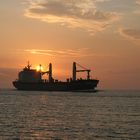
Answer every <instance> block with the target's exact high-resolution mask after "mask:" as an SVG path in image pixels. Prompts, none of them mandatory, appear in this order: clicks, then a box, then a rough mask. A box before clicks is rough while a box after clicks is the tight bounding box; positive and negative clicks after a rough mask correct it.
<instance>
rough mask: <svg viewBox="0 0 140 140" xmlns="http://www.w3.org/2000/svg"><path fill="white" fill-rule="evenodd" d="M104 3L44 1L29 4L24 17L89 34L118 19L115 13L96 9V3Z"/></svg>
mask: <svg viewBox="0 0 140 140" xmlns="http://www.w3.org/2000/svg"><path fill="white" fill-rule="evenodd" d="M104 1H108V0H79V1H74V0H70V1H66V0H44V1H42V2H41V1H40V2H35V3H31V4H30V7H29V8H28V9H27V10H26V13H25V15H26V16H27V17H30V18H36V19H39V20H42V21H45V22H49V23H61V24H62V25H67V26H69V27H74V28H76V27H79V28H83V29H86V30H88V31H91V32H96V31H102V30H104V29H105V28H106V27H107V26H108V25H109V24H110V23H112V22H114V21H115V20H116V19H118V17H119V16H118V14H117V13H114V12H105V11H99V10H97V9H96V3H97V2H104Z"/></svg>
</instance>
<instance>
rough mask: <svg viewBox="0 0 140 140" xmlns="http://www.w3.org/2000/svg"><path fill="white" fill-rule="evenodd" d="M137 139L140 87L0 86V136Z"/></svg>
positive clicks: (1, 139)
mask: <svg viewBox="0 0 140 140" xmlns="http://www.w3.org/2000/svg"><path fill="white" fill-rule="evenodd" d="M112 139H113V140H131V139H132V140H140V91H102V92H97V93H74V92H32V91H30V92H27V91H26V92H25V91H16V90H0V140H112Z"/></svg>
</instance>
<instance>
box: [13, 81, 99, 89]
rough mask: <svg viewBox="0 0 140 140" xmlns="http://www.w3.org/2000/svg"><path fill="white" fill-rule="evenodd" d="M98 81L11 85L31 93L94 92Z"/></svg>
mask: <svg viewBox="0 0 140 140" xmlns="http://www.w3.org/2000/svg"><path fill="white" fill-rule="evenodd" d="M98 82H99V80H77V81H72V82H52V83H49V82H38V83H25V82H20V81H13V85H14V87H15V88H16V89H18V90H32V91H76V90H94V89H95V87H97V84H98Z"/></svg>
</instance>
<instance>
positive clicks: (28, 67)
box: [27, 61, 31, 69]
mask: <svg viewBox="0 0 140 140" xmlns="http://www.w3.org/2000/svg"><path fill="white" fill-rule="evenodd" d="M30 67H31V65H30V61H28V65H27V69H30Z"/></svg>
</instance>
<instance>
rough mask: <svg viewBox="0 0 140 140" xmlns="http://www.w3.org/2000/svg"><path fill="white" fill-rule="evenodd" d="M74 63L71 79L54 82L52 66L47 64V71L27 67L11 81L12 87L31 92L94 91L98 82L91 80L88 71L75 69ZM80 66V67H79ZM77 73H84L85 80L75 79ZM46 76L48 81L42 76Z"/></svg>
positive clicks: (75, 64)
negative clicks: (85, 74)
mask: <svg viewBox="0 0 140 140" xmlns="http://www.w3.org/2000/svg"><path fill="white" fill-rule="evenodd" d="M77 65H79V64H77V63H76V62H73V68H72V78H68V79H66V81H59V80H55V79H54V78H53V75H52V64H51V63H50V64H49V68H48V71H42V66H41V65H40V66H39V70H36V69H31V65H30V64H29V62H28V65H27V66H26V67H25V68H24V69H23V70H22V71H20V72H19V74H18V79H17V80H15V81H13V85H14V87H15V88H16V89H17V90H33V91H86V90H93V91H94V90H95V88H96V87H97V85H98V83H99V80H97V79H91V77H90V72H91V70H90V69H86V68H84V67H82V66H81V68H82V69H77ZM79 66H80V65H79ZM78 72H86V73H87V78H86V79H82V78H80V79H77V73H78ZM45 74H47V75H48V79H43V78H42V77H43V75H45Z"/></svg>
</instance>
